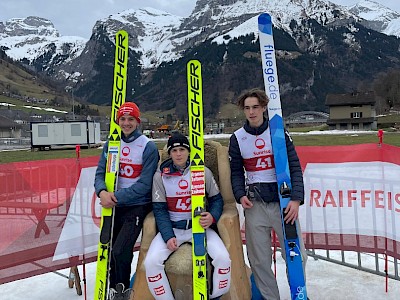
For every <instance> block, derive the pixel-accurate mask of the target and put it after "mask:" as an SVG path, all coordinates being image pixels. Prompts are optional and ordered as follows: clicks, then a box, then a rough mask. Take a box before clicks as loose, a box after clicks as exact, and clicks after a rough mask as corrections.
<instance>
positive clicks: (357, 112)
mask: <svg viewBox="0 0 400 300" xmlns="http://www.w3.org/2000/svg"><path fill="white" fill-rule="evenodd" d="M375 103H376V99H375V93H374V92H372V91H370V92H353V93H347V94H328V95H327V96H326V101H325V105H327V106H329V119H328V120H327V122H326V123H327V124H328V125H329V129H331V130H332V129H339V130H346V129H347V130H371V129H372V130H374V129H377V120H376V110H375Z"/></svg>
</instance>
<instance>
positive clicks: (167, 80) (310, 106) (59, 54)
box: [0, 0, 400, 118]
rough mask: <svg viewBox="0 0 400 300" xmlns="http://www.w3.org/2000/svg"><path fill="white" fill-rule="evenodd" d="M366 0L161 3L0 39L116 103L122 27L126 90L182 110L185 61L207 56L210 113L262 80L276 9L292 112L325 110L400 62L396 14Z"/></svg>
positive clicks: (8, 30)
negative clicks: (340, 0) (81, 29)
mask: <svg viewBox="0 0 400 300" xmlns="http://www.w3.org/2000/svg"><path fill="white" fill-rule="evenodd" d="M361 4H362V7H361ZM361 4H360V5H359V6H358V7H355V6H354V7H352V8H351V9H350V10H347V9H345V8H344V7H342V6H338V5H335V4H333V3H331V2H329V1H326V0H270V1H268V7H266V6H265V4H264V2H263V1H257V0H198V1H197V3H196V7H195V9H194V10H193V12H192V14H191V15H190V16H189V17H187V18H182V17H178V16H174V15H171V14H169V13H166V12H163V11H159V10H156V9H153V8H143V9H139V10H127V11H124V12H121V13H118V14H115V15H111V16H109V17H108V18H106V19H102V20H99V21H98V22H97V23H96V24H95V26H94V28H93V31H92V36H91V37H90V39H89V40H85V39H82V38H78V37H60V36H59V35H58V32H57V31H56V30H55V29H54V26H53V25H52V24H51V22H50V21H48V20H45V19H41V18H36V17H29V18H26V19H12V20H10V21H9V22H7V23H6V24H2V23H0V37H1V40H0V45H1V46H2V47H3V48H5V49H8V50H6V53H7V55H9V56H10V57H12V58H14V59H16V60H20V61H22V62H24V63H26V64H27V65H29V66H31V67H32V68H35V69H36V70H37V71H38V72H41V73H43V74H47V75H49V76H51V78H52V79H54V80H57V81H58V82H59V83H60V84H63V85H64V86H66V87H67V88H70V89H71V88H72V89H73V90H74V94H75V95H76V96H79V97H82V98H84V99H86V100H87V101H89V102H92V103H97V104H109V103H110V99H111V96H112V95H111V90H112V82H113V79H112V77H113V63H114V36H115V33H116V32H117V31H118V30H120V29H124V30H126V31H127V32H128V34H129V45H130V50H129V66H128V68H129V69H128V80H129V81H128V85H127V99H128V100H129V99H134V100H135V101H137V102H138V103H139V104H140V105H141V107H142V108H143V109H144V110H149V109H152V110H154V109H162V110H167V109H171V108H174V107H175V108H176V112H177V114H178V115H180V114H181V115H182V118H183V117H184V115H185V114H186V101H185V99H186V75H185V74H186V72H185V66H186V62H187V61H188V60H189V59H193V58H195V59H199V60H200V61H202V63H203V73H204V74H203V79H204V83H203V87H204V103H205V108H204V113H205V115H206V116H211V115H215V114H217V113H218V111H219V109H220V106H221V105H222V104H224V103H227V102H232V101H233V100H234V98H235V97H236V96H237V95H238V94H239V93H240V92H242V91H243V90H244V89H247V88H250V87H254V86H258V87H262V85H263V81H262V74H261V70H260V66H261V62H260V55H259V46H258V42H257V16H258V15H259V14H260V13H261V12H265V11H268V12H270V13H271V15H272V16H273V21H274V26H275V31H274V37H275V45H276V48H277V50H278V51H277V54H278V57H277V62H278V73H279V80H280V85H281V95H282V101H283V102H284V103H283V105H284V108H285V109H284V113H285V114H288V113H291V112H296V111H301V110H326V107H325V105H324V103H325V96H326V94H327V93H335V92H338V93H339V92H346V91H351V90H354V89H357V87H358V86H359V85H360V84H362V83H365V82H372V80H373V79H374V78H375V77H376V76H377V74H378V73H380V72H387V71H388V69H389V68H400V60H399V57H400V55H399V54H400V53H399V49H400V40H399V38H398V37H396V36H390V35H387V34H382V33H380V32H385V31H386V32H387V31H388V28H391V29H390V30H391V32H396V31H395V30H394V29H393V28H395V27H394V25H393V24H395V22H394V21H396V20H400V19H398V18H399V16H398V14H397V15H396V13H395V12H393V11H391V12H392V14H390V13H388V11H387V9H386V8H385V7H382V6H380V8H379V9H380V12H382V13H381V14H380V16H384V17H382V18H379V19H372V18H370V19H367V18H364V19H362V18H361V17H363V14H365V13H366V12H368V9H371V7H372V8H373V9H375V6H374V5H376V3H374V2H371V1H367V0H363V1H362V3H361ZM389 21H390V22H389ZM393 22H394V23H393ZM371 28H375V29H374V30H371ZM40 30H41V31H40ZM39 31H40V32H39ZM392 34H393V33H392ZM398 36H400V29H399V30H398ZM21 50H23V51H21ZM24 51H25V52H24ZM21 53H25V54H21Z"/></svg>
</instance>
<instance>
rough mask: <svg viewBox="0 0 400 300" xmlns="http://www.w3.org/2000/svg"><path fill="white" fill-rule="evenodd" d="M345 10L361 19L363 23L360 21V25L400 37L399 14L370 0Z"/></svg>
mask: <svg viewBox="0 0 400 300" xmlns="http://www.w3.org/2000/svg"><path fill="white" fill-rule="evenodd" d="M347 8H348V10H349V11H350V12H352V13H354V14H355V15H357V16H359V17H361V18H363V19H364V20H365V21H362V24H364V25H365V26H366V27H368V28H371V29H373V30H376V31H378V32H382V33H384V34H387V35H395V36H398V37H400V13H398V12H396V11H393V10H391V9H389V8H387V7H385V6H383V5H382V4H379V3H378V2H375V1H371V0H361V1H360V2H358V3H357V4H355V5H352V6H349V7H347Z"/></svg>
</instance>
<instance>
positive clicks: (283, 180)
mask: <svg viewBox="0 0 400 300" xmlns="http://www.w3.org/2000/svg"><path fill="white" fill-rule="evenodd" d="M258 30H259V41H260V50H261V58H262V70H263V77H264V86H265V92H266V94H267V96H268V98H269V103H268V117H269V128H270V132H271V142H272V150H273V153H274V162H275V171H276V178H277V183H278V191H279V200H280V210H281V220H282V228H283V236H284V241H285V245H281V247H282V248H283V250H284V251H285V253H286V266H287V275H288V276H287V277H288V281H289V286H290V293H291V298H292V300H305V299H307V291H306V285H305V277H304V271H303V263H302V256H301V252H300V239H299V236H298V234H297V233H298V231H297V228H296V224H293V225H291V224H286V223H285V222H284V217H285V216H284V211H285V209H286V207H287V205H288V204H289V201H290V193H291V181H290V171H289V163H288V157H287V149H286V140H285V131H284V126H283V118H282V108H281V99H280V93H279V84H278V73H277V67H276V60H275V46H274V39H273V34H272V21H271V16H270V15H269V14H267V13H264V14H261V15H260V16H259V17H258Z"/></svg>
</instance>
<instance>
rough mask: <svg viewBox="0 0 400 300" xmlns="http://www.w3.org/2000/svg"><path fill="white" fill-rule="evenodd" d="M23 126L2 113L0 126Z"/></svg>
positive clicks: (9, 127) (8, 127)
mask: <svg viewBox="0 0 400 300" xmlns="http://www.w3.org/2000/svg"><path fill="white" fill-rule="evenodd" d="M21 127H22V126H21V125H19V124H17V123H15V122H14V121H13V120H11V119H9V118H6V117H3V116H1V115H0V128H3V129H4V128H7V129H11V128H21Z"/></svg>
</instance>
